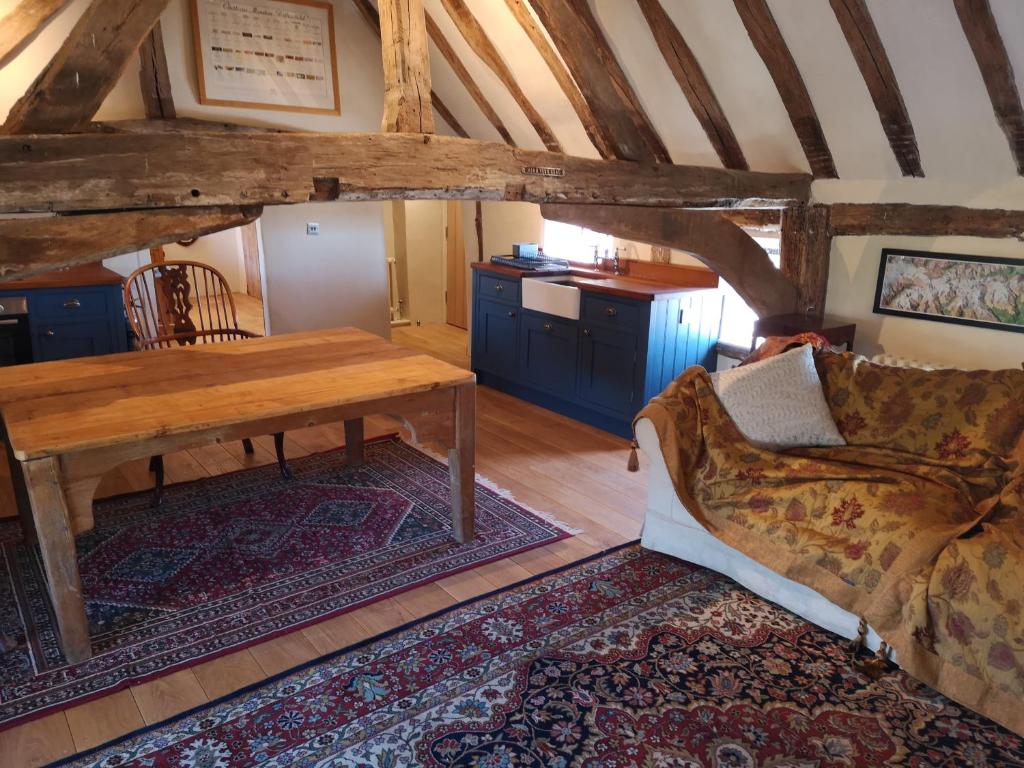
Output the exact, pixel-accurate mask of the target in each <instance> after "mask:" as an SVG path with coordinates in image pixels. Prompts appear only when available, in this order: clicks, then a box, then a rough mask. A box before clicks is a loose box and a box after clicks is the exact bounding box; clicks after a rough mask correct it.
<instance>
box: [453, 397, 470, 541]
mask: <svg viewBox="0 0 1024 768" xmlns="http://www.w3.org/2000/svg"><path fill="white" fill-rule="evenodd" d="M454 420H455V425H454V426H455V447H454V448H450V449H449V450H448V473H449V476H450V477H451V486H452V534H453V535H454V536H455V540H456V541H458V542H460V543H465V542H467V541H470V540H472V538H473V526H474V523H475V519H476V384H462V385H460V386H458V387H456V388H455V414H454Z"/></svg>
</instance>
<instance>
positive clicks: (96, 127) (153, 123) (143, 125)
mask: <svg viewBox="0 0 1024 768" xmlns="http://www.w3.org/2000/svg"><path fill="white" fill-rule="evenodd" d="M81 132H82V133H203V132H205V133H293V131H285V130H283V129H281V128H262V127H258V126H255V125H241V124H239V123H226V122H223V121H219V120H201V119H200V118H198V117H177V118H172V119H170V120H159V119H151V118H146V119H145V120H143V119H136V120H105V121H101V122H92V123H89V124H88V125H86V126H83V127H82V129H81ZM294 133H301V131H294Z"/></svg>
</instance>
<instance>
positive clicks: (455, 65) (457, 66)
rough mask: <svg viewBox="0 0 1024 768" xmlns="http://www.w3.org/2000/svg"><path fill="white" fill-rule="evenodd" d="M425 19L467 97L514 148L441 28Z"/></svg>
mask: <svg viewBox="0 0 1024 768" xmlns="http://www.w3.org/2000/svg"><path fill="white" fill-rule="evenodd" d="M426 17H427V34H428V35H429V36H430V39H431V40H433V41H434V45H436V46H437V50H438V51H440V52H441V55H442V56H444V58H445V60H446V61H447V62H448V66H450V67H451V68H452V71H454V72H455V76H456V77H458V78H459V80H460V81H462V85H463V87H465V89H466V90H467V91H469V95H470V96H472V97H473V101H475V102H476V105H477V106H478V107H479V108H480V111H481V112H483V113H484V117H486V118H487V121H488V122H489V123H490V124H491V125H493V126H494V130H496V131H497V132H498V135H499V136H501V138H502V141H504V142H505V143H506V144H511V145H512V146H515V141H513V140H512V134H511V133H509V132H508V128H506V127H505V124H504V123H503V122H502V121H501V118H500V117H499V116H498V113H497V112H495V111H494V107H492V106H491V103H490V102H489V101H488V100H487V97H486V96H484V92H483V91H481V90H480V86H479V85H477V84H476V80H474V79H473V76H472V75H471V74H469V70H468V69H466V66H465V65H464V64H463V63H462V60H461V59H460V58H459V57H458V54H456V53H455V49H454V48H452V46H451V44H450V43H449V42H448V40H447V38H446V37H445V36H444V33H443V32H442V31H441V28H440V27H439V26H437V22H436V21H434V19H433V18H432V17H431V15H430V14H429V13H428V14H426Z"/></svg>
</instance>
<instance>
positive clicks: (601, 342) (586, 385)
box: [578, 325, 639, 416]
mask: <svg viewBox="0 0 1024 768" xmlns="http://www.w3.org/2000/svg"><path fill="white" fill-rule="evenodd" d="M580 333H581V335H580V366H579V389H578V391H579V397H580V399H581V400H583V401H584V402H586V403H587V404H588V405H591V406H594V407H598V408H602V409H603V410H606V411H609V412H611V413H614V414H616V415H622V416H631V415H632V414H633V411H634V410H635V409H634V401H635V400H636V384H637V375H636V374H637V370H636V369H637V348H638V346H639V337H638V336H637V335H636V334H635V333H626V332H624V331H615V330H612V329H610V328H601V327H598V326H592V325H585V326H583V330H582V331H581V332H580Z"/></svg>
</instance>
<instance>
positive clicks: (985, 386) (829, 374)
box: [817, 352, 1024, 499]
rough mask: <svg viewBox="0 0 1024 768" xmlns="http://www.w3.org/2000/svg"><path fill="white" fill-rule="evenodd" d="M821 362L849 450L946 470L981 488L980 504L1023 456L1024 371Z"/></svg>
mask: <svg viewBox="0 0 1024 768" xmlns="http://www.w3.org/2000/svg"><path fill="white" fill-rule="evenodd" d="M817 361H818V369H819V374H820V376H821V383H822V387H823V388H824V391H825V399H826V401H827V402H828V405H829V409H830V410H831V412H832V416H833V418H834V419H835V421H836V425H837V426H838V428H839V431H840V433H842V435H843V437H844V438H845V440H846V442H847V444H849V445H862V446H871V447H875V448H888V449H891V450H894V451H901V452H904V453H909V454H913V455H915V456H916V457H919V458H922V459H925V460H926V461H928V462H929V463H934V464H937V465H941V466H944V467H946V468H948V469H950V470H952V471H954V472H956V473H957V474H958V475H960V476H961V477H963V478H964V479H965V480H967V481H968V482H969V483H970V484H971V485H974V486H976V489H975V493H974V494H972V495H975V498H976V499H980V498H983V497H984V496H986V495H992V494H994V493H997V492H998V491H999V488H1000V487H1001V486H1002V485H1003V484H1005V482H1006V481H1007V478H1008V475H1009V474H1012V473H1014V472H1015V470H1017V469H1018V468H1019V466H1020V462H1021V459H1022V458H1024V457H1022V455H1021V454H1022V451H1024V371H1020V370H1009V369H1008V370H997V371H960V370H933V371H927V370H922V369H919V368H900V367H895V366H887V365H876V364H874V363H870V362H868V361H867V360H866V359H865V358H863V357H860V356H858V355H853V354H850V353H843V354H835V353H830V352H825V353H822V354H820V355H819V356H818V358H817Z"/></svg>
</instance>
